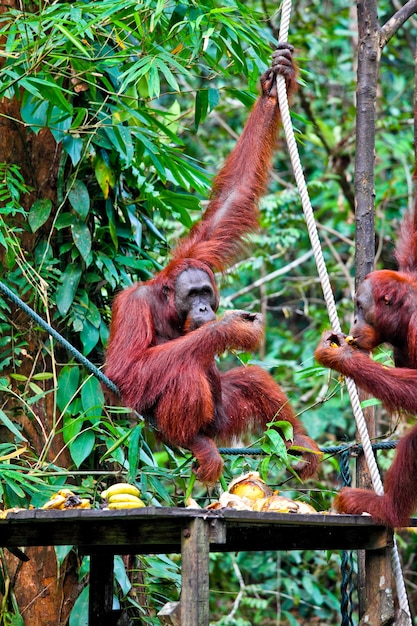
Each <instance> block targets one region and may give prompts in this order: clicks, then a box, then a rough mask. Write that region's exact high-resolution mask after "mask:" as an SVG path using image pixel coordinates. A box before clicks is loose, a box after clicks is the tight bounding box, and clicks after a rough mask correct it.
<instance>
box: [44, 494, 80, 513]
mask: <svg viewBox="0 0 417 626" xmlns="http://www.w3.org/2000/svg"><path fill="white" fill-rule="evenodd" d="M42 508H43V509H60V510H65V509H89V508H90V500H88V499H87V498H80V497H79V496H77V495H76V494H75V493H73V492H72V491H71V490H70V489H60V490H59V491H57V492H56V493H54V495H53V496H52V498H51V499H50V500H48V502H46V503H45V504H44V505H43V507H42Z"/></svg>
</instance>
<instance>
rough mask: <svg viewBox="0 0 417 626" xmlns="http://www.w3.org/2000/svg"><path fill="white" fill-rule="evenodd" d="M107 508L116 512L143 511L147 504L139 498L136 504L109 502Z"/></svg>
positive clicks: (130, 502)
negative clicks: (125, 510) (116, 510)
mask: <svg viewBox="0 0 417 626" xmlns="http://www.w3.org/2000/svg"><path fill="white" fill-rule="evenodd" d="M107 506H108V507H109V509H111V510H115V509H141V508H142V507H144V506H145V504H144V502H142V500H139V498H138V499H137V500H136V502H132V501H125V502H109V503H108V505H107Z"/></svg>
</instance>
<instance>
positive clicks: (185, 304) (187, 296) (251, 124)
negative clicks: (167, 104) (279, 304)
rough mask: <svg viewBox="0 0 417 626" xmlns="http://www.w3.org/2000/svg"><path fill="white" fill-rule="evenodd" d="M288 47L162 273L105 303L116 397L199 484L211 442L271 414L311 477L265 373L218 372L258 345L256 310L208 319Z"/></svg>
mask: <svg viewBox="0 0 417 626" xmlns="http://www.w3.org/2000/svg"><path fill="white" fill-rule="evenodd" d="M292 51H293V49H292V47H291V46H289V45H287V44H281V45H278V49H277V50H276V51H275V52H274V53H273V57H272V67H271V69H269V70H268V71H267V72H266V73H265V74H264V75H263V76H262V78H261V85H262V95H261V96H260V98H259V99H258V100H257V102H256V104H255V106H254V108H253V110H252V112H251V114H250V116H249V119H248V121H247V123H246V126H245V128H244V130H243V133H242V135H241V137H240V139H239V140H238V142H237V144H236V146H235V148H234V150H233V151H232V153H231V154H230V155H229V157H228V159H227V160H226V162H225V164H224V166H223V168H222V170H221V171H220V173H219V174H218V175H217V177H216V178H215V180H214V185H213V190H212V196H211V200H210V203H209V205H208V208H207V210H206V212H205V214H204V216H203V218H202V220H201V221H200V222H198V223H197V224H196V225H195V226H194V227H193V228H192V229H191V231H190V233H189V234H188V236H186V237H185V238H183V239H182V240H181V241H180V242H179V244H178V245H177V247H176V248H175V249H174V251H173V258H172V260H171V261H170V263H169V264H168V266H167V267H166V268H165V269H164V270H162V271H161V272H160V273H159V274H158V275H157V276H156V277H155V278H153V279H151V280H149V281H147V282H144V283H139V284H136V285H133V286H132V287H130V288H129V289H127V290H125V291H123V292H121V293H120V294H119V295H118V296H117V297H116V300H115V302H114V307H113V316H112V323H111V328H110V340H109V345H108V351H107V367H106V375H107V376H108V377H109V378H110V379H111V380H113V381H114V382H115V384H116V385H117V386H118V388H119V390H120V394H121V398H122V400H123V402H124V403H125V404H126V405H127V406H130V407H132V408H134V409H136V410H137V411H138V412H139V413H141V414H142V415H143V416H144V417H145V419H148V421H149V422H151V423H152V424H155V426H156V428H157V430H158V431H159V434H160V436H161V438H162V440H163V441H165V442H167V443H169V444H173V445H176V446H181V447H184V448H188V449H189V450H191V452H192V453H193V454H194V456H195V458H196V460H197V462H198V469H197V470H196V474H197V477H198V478H199V479H200V480H201V481H203V482H206V483H213V482H215V481H216V480H217V479H218V478H219V476H220V475H221V472H222V467H223V461H222V459H221V456H220V455H219V452H218V450H217V447H216V445H215V443H214V439H215V440H216V441H218V442H222V443H224V444H226V443H230V442H231V441H232V440H233V437H234V436H238V435H241V434H242V433H246V432H249V431H251V430H252V429H256V428H257V429H258V430H259V429H262V430H264V429H265V425H266V424H267V423H268V422H271V421H273V420H274V419H278V420H286V421H288V422H290V423H291V424H292V425H293V440H292V441H291V442H288V445H289V446H290V445H292V444H293V445H296V446H300V447H303V448H307V449H308V451H304V452H303V455H302V456H303V459H302V461H301V463H300V465H299V467H298V468H297V470H298V472H299V474H300V476H301V477H302V478H306V477H309V476H312V475H313V474H314V473H315V471H316V469H317V466H318V462H319V455H318V447H317V445H316V444H315V443H314V441H312V440H311V439H310V438H309V437H308V436H307V435H306V434H305V432H304V430H303V427H302V426H301V424H300V422H299V421H298V420H297V418H296V417H295V415H294V413H293V411H292V409H291V407H290V405H289V402H288V399H287V397H286V396H285V395H284V393H283V392H282V391H281V389H280V388H279V386H278V385H277V384H276V383H275V382H274V380H273V379H272V378H271V377H270V375H269V374H267V373H266V372H265V371H264V370H263V369H261V368H260V367H256V366H249V367H239V368H235V369H232V370H231V371H228V372H225V373H220V372H219V371H218V369H217V367H216V364H215V356H216V355H219V354H221V353H223V352H224V351H225V350H230V349H237V350H254V349H256V347H257V346H258V344H259V342H260V340H261V337H262V333H263V324H262V316H261V315H259V314H257V313H246V312H244V311H233V312H230V313H228V314H226V315H224V316H223V317H221V318H219V319H217V318H216V314H215V313H216V310H217V307H218V303H219V294H218V289H217V287H216V281H215V277H214V271H216V270H218V271H223V270H225V269H226V268H227V267H228V266H229V265H230V264H231V263H232V262H233V261H235V260H236V257H237V255H238V253H239V252H240V250H241V248H242V244H243V239H244V237H245V236H246V235H247V234H248V233H250V232H251V231H254V230H255V228H256V226H257V217H258V210H257V201H258V199H259V197H260V195H261V194H262V193H263V192H264V190H265V186H266V181H267V176H268V172H269V168H270V161H271V158H272V152H273V147H274V143H275V140H276V133H277V128H278V124H279V119H280V116H279V106H278V102H277V87H276V77H277V74H281V75H283V76H284V77H285V80H286V84H287V89H288V91H289V93H291V92H293V91H294V89H295V83H296V71H295V68H294V65H293V61H292Z"/></svg>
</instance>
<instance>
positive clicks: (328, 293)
mask: <svg viewBox="0 0 417 626" xmlns="http://www.w3.org/2000/svg"><path fill="white" fill-rule="evenodd" d="M290 15H291V0H283V4H282V14H281V25H280V31H279V41H281V42H286V41H287V40H288V31H289V25H290ZM277 86H278V102H279V106H280V111H281V118H282V124H283V127H284V132H285V136H286V140H287V144H288V151H289V154H290V158H291V164H292V167H293V170H294V177H295V180H296V182H297V186H298V190H299V193H300V197H301V203H302V207H303V211H304V216H305V220H306V224H307V229H308V234H309V237H310V242H311V247H312V249H313V253H314V258H315V261H316V265H317V271H318V275H319V278H320V281H321V285H322V289H323V296H324V300H325V302H326V307H327V311H328V315H329V320H330V323H331V326H332V329H333V331H334V332H335V333H340V332H341V326H340V322H339V318H338V315H337V309H336V304H335V300H334V297H333V291H332V288H331V285H330V279H329V275H328V272H327V269H326V264H325V262H324V257H323V252H322V249H321V245H320V239H319V236H318V232H317V226H316V223H315V219H314V212H313V207H312V206H311V202H310V198H309V195H308V190H307V185H306V181H305V178H304V173H303V169H302V166H301V161H300V156H299V154H298V148H297V143H296V141H295V136H294V131H293V127H292V122H291V116H290V111H289V106H288V97H287V90H286V85H285V79H284V77H283V76H278V77H277ZM346 387H347V390H348V393H349V398H350V402H351V405H352V411H353V414H354V416H355V421H356V426H357V429H358V432H359V436H360V439H361V442H362V445H363V451H364V455H365V459H366V462H367V464H368V468H369V472H370V475H371V480H372V484H373V487H374V490H375V492H376V493H377V494H378V495H382V494H383V493H384V489H383V486H382V481H381V476H380V474H379V470H378V466H377V463H376V460H375V456H374V454H373V451H372V444H371V440H370V437H369V433H368V429H367V426H366V421H365V417H364V415H363V412H362V408H361V406H360V401H359V395H358V390H357V388H356V385H355V383H354V381H353V380H352V379H351V378H347V379H346ZM392 563H393V573H394V577H395V582H396V587H397V594H398V601H399V605H400V608H401V609H402V610H403V611H405V613H406V614H407V615H408V617H409V623H410V625H411V614H410V608H409V605H408V599H407V592H406V589H405V584H404V578H403V575H402V570H401V564H400V558H399V554H398V548H397V545H396V543H395V538H394V545H393V549H392Z"/></svg>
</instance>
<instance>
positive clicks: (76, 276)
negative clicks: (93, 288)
mask: <svg viewBox="0 0 417 626" xmlns="http://www.w3.org/2000/svg"><path fill="white" fill-rule="evenodd" d="M81 274H82V270H81V267H80V266H79V265H76V264H75V263H71V264H70V265H68V267H67V268H66V270H65V272H63V274H62V278H61V284H60V285H59V286H58V288H57V290H56V293H55V299H56V304H57V307H58V310H59V312H60V313H61V315H66V314H67V313H68V311H69V308H70V306H71V304H72V303H73V301H74V296H75V293H76V291H77V288H78V284H79V282H80V278H81Z"/></svg>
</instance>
